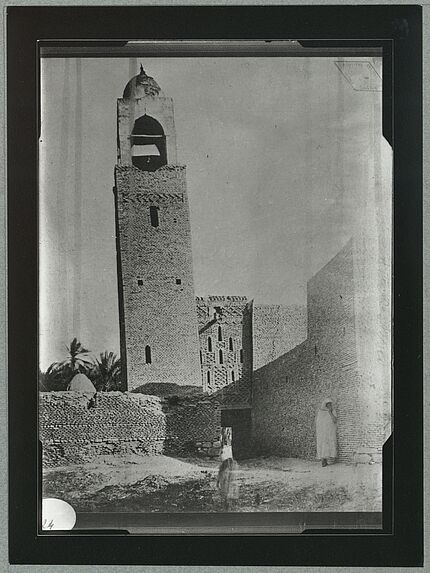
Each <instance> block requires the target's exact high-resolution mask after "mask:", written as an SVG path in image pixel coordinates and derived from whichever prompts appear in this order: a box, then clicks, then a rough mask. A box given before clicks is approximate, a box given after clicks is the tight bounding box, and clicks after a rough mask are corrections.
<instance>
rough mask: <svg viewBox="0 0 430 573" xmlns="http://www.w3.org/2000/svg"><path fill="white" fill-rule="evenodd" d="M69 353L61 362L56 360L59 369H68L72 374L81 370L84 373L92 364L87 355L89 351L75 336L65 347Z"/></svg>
mask: <svg viewBox="0 0 430 573" xmlns="http://www.w3.org/2000/svg"><path fill="white" fill-rule="evenodd" d="M67 351H68V353H69V355H68V357H67V358H66V359H65V360H63V361H62V362H57V363H56V364H57V366H58V367H59V368H61V369H65V370H67V371H69V372H70V373H71V374H72V375H73V376H74V375H75V374H78V373H79V372H82V373H83V374H85V373H86V372H87V370H88V369H89V368H90V367H91V366H92V365H93V364H94V361H93V359H92V358H91V357H90V356H89V355H88V353H89V352H90V351H89V350H87V349H86V348H84V347H83V346H82V344H81V343H80V342H79V341H78V339H77V338H74V339H73V340H72V342H71V343H70V346H68V347H67Z"/></svg>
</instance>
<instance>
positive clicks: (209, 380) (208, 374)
mask: <svg viewBox="0 0 430 573" xmlns="http://www.w3.org/2000/svg"><path fill="white" fill-rule="evenodd" d="M206 377H207V380H208V384H210V383H211V373H210V372H209V370H208V373H207V374H206Z"/></svg>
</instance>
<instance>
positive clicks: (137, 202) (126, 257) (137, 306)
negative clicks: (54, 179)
mask: <svg viewBox="0 0 430 573" xmlns="http://www.w3.org/2000/svg"><path fill="white" fill-rule="evenodd" d="M115 184H116V187H115V189H116V191H115V197H116V217H117V234H118V237H117V251H118V265H119V272H118V277H119V288H120V331H121V357H122V360H123V363H125V364H126V368H125V371H126V377H127V386H126V387H127V389H128V390H133V389H134V388H137V387H139V386H142V385H143V384H147V383H162V382H167V383H174V384H186V385H196V386H201V372H200V363H199V340H198V328H197V316H196V304H195V296H194V285H193V266H192V253H191V227H190V219H189V208H188V200H187V193H186V180H185V167H183V166H175V165H167V166H164V167H162V168H160V169H158V170H157V171H155V172H144V171H140V170H139V169H137V168H135V167H133V166H117V167H116V169H115ZM151 207H155V208H157V212H158V220H159V224H158V226H153V225H152V224H151V217H150V208H151ZM146 346H149V347H150V352H151V362H150V363H148V360H147V357H146V354H145V348H146Z"/></svg>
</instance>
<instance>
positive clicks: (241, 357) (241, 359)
mask: <svg viewBox="0 0 430 573" xmlns="http://www.w3.org/2000/svg"><path fill="white" fill-rule="evenodd" d="M240 362H241V363H242V362H243V348H241V349H240Z"/></svg>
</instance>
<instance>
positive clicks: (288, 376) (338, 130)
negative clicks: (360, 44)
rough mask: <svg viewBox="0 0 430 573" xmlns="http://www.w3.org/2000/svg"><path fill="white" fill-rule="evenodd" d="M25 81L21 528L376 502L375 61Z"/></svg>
mask: <svg viewBox="0 0 430 573" xmlns="http://www.w3.org/2000/svg"><path fill="white" fill-rule="evenodd" d="M292 44H293V45H294V42H292ZM297 50H299V46H297ZM40 83H41V93H40V114H41V135H40V141H39V260H40V274H39V439H40V441H41V444H42V454H43V462H42V472H43V479H42V493H43V507H44V508H45V514H44V515H43V529H45V530H50V529H52V530H53V529H67V528H71V527H73V525H74V520H75V514H76V513H94V514H102V513H104V512H110V513H115V512H128V513H146V514H147V513H170V514H172V513H194V512H195V513H226V512H238V513H239V512H381V511H382V448H383V445H384V443H385V441H386V440H387V438H388V437H389V436H390V434H391V431H392V415H391V412H392V408H391V396H392V389H391V359H392V356H391V288H392V285H391V274H392V271H391V268H392V265H391V242H392V151H391V147H390V145H389V144H388V142H387V141H386V140H385V139H384V137H383V133H382V55H381V56H375V57H370V56H363V55H361V56H346V57H340V56H321V55H319V56H302V57H297V55H296V53H295V52H294V54H293V55H291V56H288V54H287V55H285V56H282V57H269V56H261V55H259V56H253V57H251V56H240V57H226V56H224V57H221V56H220V55H216V54H215V55H210V56H206V57H197V56H191V55H190V56H188V57H182V56H181V57H168V56H167V55H164V56H162V57H154V56H146V55H143V56H142V57H140V58H136V57H129V58H124V57H121V58H119V57H118V58H116V57H112V56H109V57H97V58H95V57H81V58H79V57H67V56H61V55H59V56H57V57H46V58H43V57H42V58H41V64H40ZM55 500H56V501H55ZM52 516H54V517H52Z"/></svg>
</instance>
